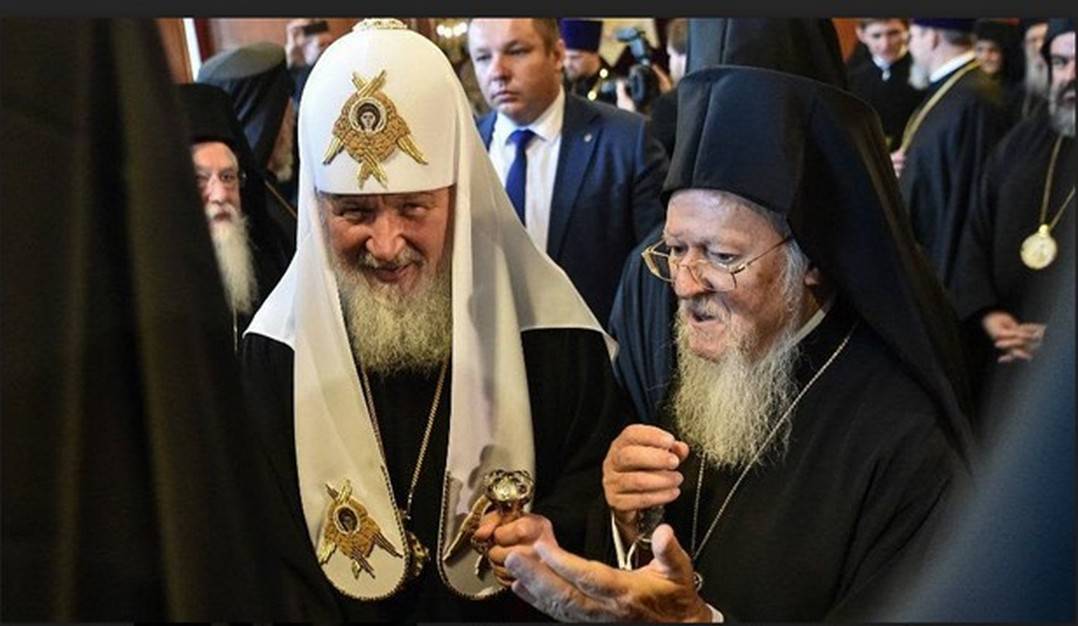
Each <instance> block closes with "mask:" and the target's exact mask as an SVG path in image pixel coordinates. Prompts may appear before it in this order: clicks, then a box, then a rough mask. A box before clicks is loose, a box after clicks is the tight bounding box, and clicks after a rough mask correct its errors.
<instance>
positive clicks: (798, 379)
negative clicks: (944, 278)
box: [505, 66, 974, 622]
mask: <svg viewBox="0 0 1078 626" xmlns="http://www.w3.org/2000/svg"><path fill="white" fill-rule="evenodd" d="M678 91H679V101H678V136H679V137H692V138H693V141H680V140H679V141H678V142H677V144H676V147H675V151H674V155H673V160H672V167H671V169H670V173H669V175H668V177H667V179H666V183H665V186H664V191H663V195H664V200H666V201H667V203H668V205H667V219H666V224H665V228H664V230H663V235H662V239H661V240H660V241H659V242H658V243H656V244H655V245H653V246H652V247H650V248H648V249H647V251H646V252H645V253H644V256H645V261H646V262H647V264H648V267H649V269H651V271H652V273H653V274H654V275H655V277H656V278H657V279H661V280H664V281H666V282H669V283H671V285H672V288H673V290H674V293H675V295H676V296H677V298H678V301H679V307H678V315H677V319H676V322H675V323H676V329H675V335H676V337H677V339H676V358H677V373H676V377H675V379H674V381H673V382H672V384H671V385H670V387H669V389H670V390H671V391H670V395H668V397H667V399H666V402H665V403H664V406H665V410H664V411H663V412H662V413H661V414H660V419H659V422H658V423H657V424H634V425H631V426H629V427H627V428H625V429H624V430H623V431H622V433H621V434H620V435H619V436H618V437H617V439H616V440H615V441H614V442H613V443H612V444H611V446H610V449H609V451H608V453H607V456H606V459H605V461H604V464H603V488H604V493H605V500H606V503H607V505H608V506H609V512H606V511H604V512H603V515H602V516H596V527H598V526H599V525H601V526H602V527H603V530H604V531H605V532H595V533H592V535H591V536H592V537H595V538H596V541H595V542H594V544H593V545H592V546H590V552H591V554H592V555H593V556H596V557H599V558H601V559H603V560H605V561H607V563H610V564H611V565H607V564H604V563H603V562H601V561H598V560H586V559H584V558H581V557H579V556H576V555H574V554H572V552H571V551H570V550H566V549H565V548H564V547H563V546H559V545H558V544H557V542H556V541H555V540H551V539H549V538H543V539H542V540H540V541H539V542H537V543H536V544H535V545H533V546H532V547H531V549H530V550H527V551H525V550H511V551H510V553H509V555H508V556H507V558H506V560H505V565H506V569H507V571H508V573H509V574H510V575H511V576H513V577H515V579H516V580H515V581H514V582H513V584H512V589H513V591H514V592H515V593H517V594H518V595H519V596H520V597H522V598H524V599H525V600H527V601H528V602H529V603H531V604H532V605H534V606H535V607H537V608H539V609H540V610H542V611H544V612H545V613H547V614H549V615H551V616H553V617H555V618H558V619H562V620H585V621H609V620H618V621H652V622H658V621H722V620H725V619H736V620H739V621H740V620H747V621H803V620H808V621H819V620H824V619H842V618H846V619H850V618H853V619H856V618H857V617H858V616H861V615H864V614H865V613H863V611H866V610H869V609H871V608H872V607H873V606H874V605H875V604H876V603H878V602H880V601H882V600H883V599H884V598H885V597H886V594H885V591H886V586H885V585H884V583H885V582H889V581H891V580H893V578H894V577H895V576H898V575H899V574H905V573H908V572H909V571H910V568H915V567H916V566H917V565H919V561H918V559H917V558H916V557H918V556H920V555H922V554H923V553H924V552H925V551H927V550H930V549H931V548H932V547H933V546H934V543H933V542H934V541H936V540H938V539H939V535H938V533H936V532H935V531H936V530H937V529H938V527H937V525H936V521H937V520H938V519H939V517H940V515H941V514H942V513H943V511H944V510H945V508H947V506H948V505H949V503H950V502H951V501H952V498H954V497H955V496H956V495H957V494H958V493H959V492H960V491H961V490H960V489H959V486H960V485H965V484H966V479H967V478H968V477H969V469H970V467H971V463H970V461H971V459H972V457H973V456H974V455H973V450H972V444H971V437H970V432H969V425H968V421H967V414H966V411H967V410H968V406H969V400H968V390H967V387H966V381H965V375H964V372H963V370H962V358H961V355H960V347H959V339H958V331H957V324H956V321H955V320H954V316H953V313H951V312H950V309H949V306H948V304H947V301H946V296H945V293H944V291H943V288H942V286H941V285H940V284H939V282H938V281H937V280H935V279H933V278H932V271H931V269H930V266H929V263H928V261H927V259H926V258H925V257H924V256H923V254H922V253H920V252H919V250H918V249H917V246H916V244H915V242H914V240H913V238H912V233H911V230H910V225H909V222H908V217H907V216H906V213H905V212H904V209H903V206H902V202H901V199H900V197H899V193H898V189H897V185H896V184H895V180H894V177H893V176H891V175H890V173H889V172H888V171H887V168H888V167H889V163H888V155H887V151H886V145H885V142H884V138H883V135H882V132H881V127H880V123H879V119H878V117H877V116H876V115H875V113H873V112H872V110H871V109H870V108H869V107H868V105H866V104H865V103H864V102H862V101H860V100H858V99H856V98H854V97H852V96H850V95H849V94H848V93H846V92H844V91H842V90H839V89H836V88H834V87H831V86H830V85H825V84H823V83H819V82H816V81H812V80H808V79H804V78H801V77H798V76H792V75H789V74H783V73H779V72H774V71H770V70H763V69H756V68H747V67H735V66H728V67H718V68H713V69H708V70H702V71H700V72H695V73H693V74H690V75H688V76H687V77H686V78H685V79H683V81H682V83H681V85H680V86H679V88H678ZM731 146H737V149H731ZM660 522H661V523H660ZM615 562H616V563H617V565H618V567H613V566H612V565H613V563H615Z"/></svg>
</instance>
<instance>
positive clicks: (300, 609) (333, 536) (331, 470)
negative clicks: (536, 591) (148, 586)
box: [243, 20, 626, 621]
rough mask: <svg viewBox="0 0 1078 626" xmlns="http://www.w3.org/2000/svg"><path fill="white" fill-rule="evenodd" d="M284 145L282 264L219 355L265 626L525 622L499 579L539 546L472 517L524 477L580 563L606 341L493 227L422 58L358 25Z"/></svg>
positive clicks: (548, 271)
mask: <svg viewBox="0 0 1078 626" xmlns="http://www.w3.org/2000/svg"><path fill="white" fill-rule="evenodd" d="M379 116H382V117H379ZM299 125H300V136H301V142H300V144H301V145H300V148H301V151H302V153H303V156H304V158H303V159H302V160H301V164H302V168H303V170H302V174H301V177H302V180H303V181H304V186H303V187H302V188H301V190H300V191H301V193H300V202H299V206H300V218H301V220H300V239H299V242H300V243H299V248H298V250H297V253H296V256H295V258H294V260H293V262H292V264H291V266H290V267H289V270H288V272H287V273H286V275H285V277H284V279H282V281H281V283H280V284H279V285H278V287H277V289H276V290H275V291H274V292H273V293H272V294H271V295H270V298H269V300H268V301H267V302H266V304H265V305H263V307H262V309H260V310H259V312H258V314H257V315H256V317H255V319H254V321H253V322H252V324H251V326H250V328H249V329H248V331H247V334H246V336H245V338H244V344H243V368H244V376H245V391H246V397H247V400H248V406H249V408H250V411H251V416H252V418H253V419H254V420H255V425H254V427H255V428H256V429H257V430H258V431H259V437H258V438H257V441H256V442H254V443H255V445H256V446H257V447H258V448H259V449H260V450H261V451H262V452H263V453H264V454H265V455H266V456H267V457H268V458H269V459H270V462H271V464H272V466H273V467H274V469H275V472H276V477H277V481H278V485H277V488H276V489H274V490H273V491H271V492H267V493H264V494H260V496H262V497H264V498H265V499H266V500H267V501H268V502H269V503H270V505H271V506H273V507H274V508H275V511H274V513H273V514H272V515H271V516H270V518H269V519H267V520H266V523H265V524H263V525H262V526H261V528H262V529H263V531H264V532H266V533H268V534H269V535H270V540H271V542H272V543H273V545H274V549H273V555H274V557H275V558H276V559H278V562H279V564H278V567H279V568H280V569H281V570H282V571H284V572H286V574H287V576H288V578H289V582H290V584H289V587H288V589H286V591H285V592H284V593H283V594H282V596H283V600H284V602H285V604H286V605H287V610H285V611H283V613H282V615H281V616H280V617H282V618H287V619H293V620H295V619H304V620H307V619H310V620H334V621H339V620H364V621H366V620H380V621H388V620H393V621H423V620H428V621H429V620H439V621H441V620H446V621H454V620H458V621H467V620H483V621H487V620H495V619H514V618H529V619H536V618H538V617H541V616H539V615H538V614H536V613H535V612H534V611H532V610H531V609H530V607H528V606H527V605H526V604H524V603H522V602H520V601H519V600H518V599H516V598H515V597H514V596H513V595H512V594H510V593H507V592H506V591H505V590H504V588H503V586H502V585H501V584H499V577H501V576H503V573H504V570H503V569H502V568H501V565H500V562H501V558H500V557H499V555H500V554H501V553H503V552H505V551H506V550H507V549H508V548H509V547H511V546H519V547H522V548H525V549H526V548H527V544H528V542H529V541H531V540H530V539H528V537H530V535H527V532H531V531H528V530H527V529H529V528H533V530H536V532H540V531H541V532H545V533H546V534H549V533H550V529H545V530H544V529H542V528H540V527H539V526H534V527H533V526H529V524H532V523H533V522H535V521H537V520H539V519H542V518H538V517H536V516H533V515H531V514H526V515H524V516H523V517H521V518H519V519H516V520H515V521H514V520H512V519H510V518H508V517H507V518H501V517H500V515H499V514H497V513H487V514H486V515H483V513H484V512H486V511H487V508H488V507H486V506H485V505H484V501H483V500H482V499H481V496H482V497H486V496H485V495H484V493H483V480H484V477H485V476H487V475H488V472H490V471H492V470H506V471H522V470H523V471H527V472H529V473H530V475H531V476H532V477H533V478H534V494H533V498H532V499H531V505H530V506H532V507H533V508H532V509H531V510H532V511H535V512H537V513H541V514H542V516H543V518H546V519H549V520H551V521H552V523H553V529H554V532H557V533H558V535H559V537H562V538H563V539H562V540H563V541H564V542H565V543H566V545H569V546H575V548H576V549H581V548H582V546H583V543H584V532H585V528H586V525H585V521H586V516H587V512H588V507H589V505H590V504H591V503H593V502H595V501H596V500H598V499H599V498H600V478H601V476H600V471H599V464H600V462H601V460H602V455H603V454H604V453H605V450H606V447H607V446H608V445H609V442H610V441H611V440H612V439H613V437H614V435H616V434H617V432H618V431H619V430H620V429H621V427H622V426H623V425H624V421H625V416H626V409H625V408H624V403H623V401H622V399H621V396H620V395H619V391H618V387H617V385H616V383H615V381H614V378H613V374H612V371H611V368H610V352H609V350H610V349H611V348H612V346H613V344H612V341H611V340H609V338H608V337H606V335H605V334H604V333H603V332H602V329H601V326H600V325H599V323H598V322H597V320H596V319H595V318H594V315H593V314H592V313H590V310H589V309H588V308H587V305H586V304H585V303H584V301H583V299H582V298H581V297H580V295H579V294H578V293H577V292H576V291H575V289H574V288H573V287H572V284H571V283H570V282H569V281H568V279H567V278H566V277H565V274H564V273H563V272H562V271H561V270H560V269H558V268H557V266H556V265H555V264H554V263H553V262H552V261H551V260H550V259H549V258H548V257H546V256H545V255H544V254H543V253H542V252H541V251H540V250H538V249H537V248H536V247H535V246H534V244H533V243H532V241H531V238H530V237H529V236H528V234H527V232H526V231H525V230H524V228H523V226H522V225H521V224H520V221H519V220H518V219H517V218H516V214H515V212H514V210H513V208H512V205H511V204H510V202H509V199H508V197H507V196H506V194H505V191H504V189H503V188H502V186H501V183H500V181H499V179H498V177H497V174H496V173H495V171H494V169H493V167H492V166H491V165H490V162H489V159H488V158H487V156H486V151H485V150H484V148H483V144H482V141H481V140H480V138H479V136H478V134H477V133H476V131H475V127H474V122H473V121H472V117H471V107H470V105H469V103H468V100H467V96H466V95H465V94H464V91H463V88H462V87H461V86H460V83H459V82H458V80H457V78H456V76H455V74H454V72H453V70H452V67H451V66H450V65H449V63H448V61H447V59H446V58H445V56H444V54H442V52H441V51H440V50H439V49H438V48H437V47H436V46H434V44H432V43H431V42H430V41H429V40H427V39H425V38H424V37H422V36H421V35H419V34H417V33H415V32H413V31H410V30H408V29H405V28H404V27H403V25H402V24H401V23H400V22H398V21H396V20H369V21H365V22H362V23H361V24H360V25H359V26H357V28H356V29H355V30H354V31H353V32H351V33H349V34H347V35H345V36H344V37H342V38H340V39H338V40H337V41H336V42H334V43H333V44H332V45H331V46H330V47H329V48H328V49H327V50H326V51H325V53H323V56H322V57H321V59H320V60H319V62H318V65H317V66H316V67H315V68H314V70H313V71H312V73H311V77H310V79H309V81H308V83H307V88H306V98H305V99H304V103H303V109H302V115H301V119H300V121H299ZM365 125H366V126H365ZM363 128H373V129H374V130H373V131H371V132H369V133H367V134H362V135H360V134H359V133H358V132H357V131H358V130H359V129H363ZM386 133H393V134H386ZM342 138H343V140H342ZM364 138H366V139H367V140H369V141H371V142H385V143H384V144H381V145H386V144H388V145H390V146H395V152H391V153H389V154H386V153H377V152H374V153H372V152H369V151H366V150H367V146H369V145H370V144H367V143H364V141H365V139H364ZM346 142H347V143H346ZM327 148H328V149H327ZM375 168H377V169H375ZM417 275H419V276H420V277H421V278H420V279H419V281H418V282H410V281H415V280H416V279H415V277H416V276H417ZM410 285H414V286H413V287H410ZM386 293H389V294H391V297H392V298H393V299H391V298H390V297H387V296H385V295H384V294H386ZM397 301H399V302H400V304H399V305H397V306H396V307H395V308H394V307H393V303H394V302H397ZM432 303H433V304H432ZM469 520H470V521H471V522H475V523H476V524H478V526H475V527H470V526H469V524H468V523H467V522H468V521H469ZM479 522H482V523H481V524H479ZM499 522H501V524H500V525H499ZM495 525H497V530H494V532H493V536H492V537H491V532H490V531H491V530H492V529H493V527H494V526H495ZM513 529H518V530H520V532H522V533H525V534H524V535H521V536H507V535H506V533H510V532H516V531H514V530H513ZM478 531H481V532H485V533H486V538H484V537H483V536H482V535H481V534H478ZM526 531H527V532H526ZM409 537H413V538H414V542H417V543H419V544H421V545H422V546H425V547H426V548H427V550H428V555H427V556H426V557H425V558H424V557H422V556H421V555H420V554H419V552H418V551H413V550H412V549H410V547H409V546H410V545H413V541H412V540H411V539H409ZM473 539H476V543H479V542H482V541H487V540H488V539H490V540H492V543H489V544H486V547H485V548H483V547H481V548H480V549H481V550H482V551H483V552H484V553H485V554H486V555H487V556H488V557H489V562H490V565H489V566H487V565H482V566H480V567H479V569H477V565H476V562H477V554H476V553H475V552H474V551H473V547H472V544H473V541H472V540H473ZM420 567H421V569H420V570H419V571H418V574H417V575H413V574H412V572H413V571H415V570H416V569H417V568H420Z"/></svg>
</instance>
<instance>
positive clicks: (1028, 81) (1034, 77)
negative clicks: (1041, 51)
mask: <svg viewBox="0 0 1078 626" xmlns="http://www.w3.org/2000/svg"><path fill="white" fill-rule="evenodd" d="M1025 88H1026V93H1030V94H1033V95H1035V96H1040V97H1042V98H1043V97H1045V96H1046V95H1048V66H1047V65H1046V64H1044V63H1043V62H1040V63H1038V62H1037V61H1034V60H1029V61H1026V78H1025Z"/></svg>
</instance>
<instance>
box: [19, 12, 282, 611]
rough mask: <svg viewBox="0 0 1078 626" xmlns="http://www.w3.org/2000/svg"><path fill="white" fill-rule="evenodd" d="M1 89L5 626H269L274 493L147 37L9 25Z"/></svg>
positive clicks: (152, 31) (167, 92) (173, 111)
mask: <svg viewBox="0 0 1078 626" xmlns="http://www.w3.org/2000/svg"><path fill="white" fill-rule="evenodd" d="M0 90H2V91H3V94H4V97H3V103H2V107H0V108H2V113H0V128H2V131H0V136H2V137H3V140H2V141H0V154H2V159H3V163H4V166H3V168H2V173H0V189H2V190H3V198H2V205H0V206H2V207H3V210H2V213H3V214H2V219H3V224H4V227H3V230H2V233H3V241H2V243H0V251H2V256H0V261H2V273H3V281H0V294H2V295H0V297H2V301H3V310H4V323H3V325H2V337H0V342H2V344H3V349H2V350H0V370H2V375H0V380H2V390H0V399H2V405H0V415H2V419H3V436H2V441H3V451H2V453H0V458H2V462H3V471H2V474H3V499H4V506H3V522H2V524H0V526H2V529H3V537H2V541H0V545H2V549H3V554H2V557H0V562H2V564H3V574H2V576H0V580H2V583H3V587H2V592H0V595H2V597H3V601H2V603H0V606H2V609H0V612H2V615H0V617H2V618H3V620H4V621H12V622H23V621H55V622H75V621H116V622H123V621H152V622H158V621H218V620H221V621H229V620H236V621H250V620H254V621H263V620H266V619H269V618H271V617H272V616H273V615H275V614H276V611H275V610H274V609H273V607H274V602H275V598H276V597H277V596H278V585H277V581H278V580H279V578H280V576H279V570H277V569H275V568H274V567H272V564H271V563H269V562H268V560H264V559H263V557H264V555H266V554H268V552H267V550H266V546H265V544H264V543H263V540H264V537H263V536H262V534H261V533H260V532H259V530H258V529H259V528H261V527H262V525H263V524H264V523H265V514H264V513H263V509H262V505H261V502H260V501H259V500H258V499H257V497H255V496H256V494H260V493H264V492H265V491H266V489H267V488H269V487H270V486H271V485H272V483H269V482H263V481H264V480H267V481H268V475H266V474H264V473H261V470H260V469H259V468H261V467H262V459H261V458H260V456H259V455H258V454H254V453H252V450H251V449H250V447H249V446H248V445H247V443H248V442H249V441H250V436H249V435H248V433H247V432H245V431H244V429H243V427H244V423H245V421H244V420H243V418H242V403H241V396H240V393H239V371H238V368H237V366H236V361H235V359H234V358H232V348H231V343H232V342H231V336H230V333H231V324H230V322H229V316H228V311H227V309H226V307H225V299H224V294H223V291H222V289H221V282H220V277H219V275H218V272H217V268H216V264H215V262H214V255H213V249H212V246H211V244H210V237H209V233H208V232H207V230H206V221H205V219H204V218H203V217H202V216H201V215H200V207H199V200H198V194H197V192H196V190H195V185H194V182H193V177H194V172H193V169H192V167H191V156H190V149H189V147H188V145H187V137H186V136H185V134H184V132H183V131H182V128H181V127H179V126H177V120H179V119H182V114H181V113H180V110H179V107H178V106H177V103H176V97H175V90H174V87H173V85H172V83H171V82H170V81H169V72H168V63H167V61H166V58H165V53H164V50H163V48H162V46H161V41H160V39H159V34H158V30H157V27H156V26H155V25H154V23H153V21H151V20H143V21H136V20H126V19H124V20H119V19H116V20H102V19H97V20H68V19H63V20H61V19H32V20H31V19H16V18H5V19H4V20H3V21H2V23H0ZM267 469H268V468H267Z"/></svg>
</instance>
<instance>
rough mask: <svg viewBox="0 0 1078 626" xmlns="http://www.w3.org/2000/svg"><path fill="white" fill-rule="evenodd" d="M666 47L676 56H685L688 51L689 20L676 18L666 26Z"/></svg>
mask: <svg viewBox="0 0 1078 626" xmlns="http://www.w3.org/2000/svg"><path fill="white" fill-rule="evenodd" d="M666 45H668V46H670V47H671V48H673V49H674V52H676V53H678V54H685V53H686V52H687V51H688V49H689V20H687V19H685V18H683V17H678V18H674V19H672V20H670V21H669V22H668V23H667V24H666Z"/></svg>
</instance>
